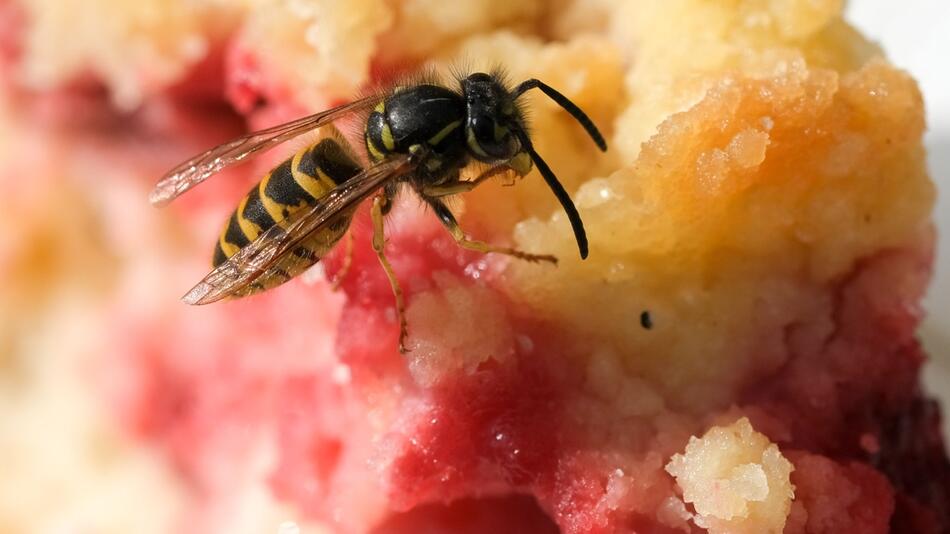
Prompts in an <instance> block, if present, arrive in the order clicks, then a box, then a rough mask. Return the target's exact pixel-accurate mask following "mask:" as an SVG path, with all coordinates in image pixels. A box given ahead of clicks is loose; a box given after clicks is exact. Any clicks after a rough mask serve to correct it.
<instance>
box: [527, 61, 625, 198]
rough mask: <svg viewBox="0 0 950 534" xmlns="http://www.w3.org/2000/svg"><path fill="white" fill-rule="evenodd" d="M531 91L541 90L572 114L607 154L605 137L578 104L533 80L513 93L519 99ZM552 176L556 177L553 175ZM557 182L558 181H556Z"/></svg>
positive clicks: (548, 86) (546, 85)
mask: <svg viewBox="0 0 950 534" xmlns="http://www.w3.org/2000/svg"><path fill="white" fill-rule="evenodd" d="M531 89H540V90H541V92H542V93H544V94H546V95H547V96H548V98H550V99H551V100H553V101H555V102H557V104H558V105H559V106H561V107H562V108H564V110H565V111H567V112H568V113H570V114H571V116H572V117H574V119H575V120H577V122H579V123H580V124H581V126H583V127H584V129H585V130H587V135H589V136H590V137H591V139H593V140H594V143H596V144H597V148H599V149H600V150H602V151H604V152H606V151H607V141H605V140H604V136H603V135H601V133H600V130H598V129H597V126H595V125H594V121H592V120H590V117H588V116H587V114H586V113H584V112H583V111H582V110H581V108H579V107H577V104H575V103H573V102H571V101H570V99H568V98H567V97H566V96H564V95H562V94H561V93H559V92H558V91H557V90H556V89H554V88H553V87H551V86H550V85H548V84H546V83H544V82H542V81H541V80H538V79H536V78H532V79H530V80H525V81H523V82H521V83H519V84H518V87H515V90H514V91H512V93H513V94H514V97H515V98H518V97H519V96H521V95H522V94H523V93H525V92H527V91H530V90H531ZM551 176H554V175H553V174H552V175H551ZM555 181H556V180H555Z"/></svg>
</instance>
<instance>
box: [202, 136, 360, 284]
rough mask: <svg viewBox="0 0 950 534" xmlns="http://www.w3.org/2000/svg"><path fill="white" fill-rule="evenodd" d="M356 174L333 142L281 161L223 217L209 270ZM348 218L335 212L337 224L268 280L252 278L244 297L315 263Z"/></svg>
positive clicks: (356, 169) (355, 168)
mask: <svg viewBox="0 0 950 534" xmlns="http://www.w3.org/2000/svg"><path fill="white" fill-rule="evenodd" d="M360 170H361V169H360V167H359V165H358V164H357V163H356V162H355V160H354V159H353V158H352V157H351V156H350V155H349V154H348V153H347V151H346V150H345V149H344V148H343V146H342V145H341V144H340V142H338V141H336V140H335V139H324V140H322V141H320V142H319V143H317V144H315V145H312V146H309V147H307V148H306V149H304V150H301V151H300V152H298V153H296V154H294V155H293V157H291V158H288V159H287V160H285V161H283V162H282V163H281V164H280V165H278V166H277V167H275V168H274V169H272V170H271V171H270V172H269V173H267V175H265V176H264V178H263V179H262V180H261V181H260V182H259V183H258V184H257V185H255V186H254V187H253V188H252V189H251V190H250V191H249V192H248V194H247V195H246V196H245V197H244V198H243V199H242V200H241V203H240V204H239V205H238V207H237V209H236V210H235V211H234V213H232V214H231V217H229V218H228V222H227V224H226V225H225V227H224V230H223V231H222V232H221V235H220V236H219V238H218V243H217V245H216V246H215V249H214V258H213V264H214V266H215V267H217V266H219V265H221V264H222V263H224V262H225V261H226V260H227V259H228V258H230V257H231V256H233V255H234V254H236V253H237V252H238V251H239V250H241V248H243V247H244V246H246V245H248V244H249V243H250V242H251V241H253V240H254V239H256V238H257V236H258V235H260V233H261V232H264V231H266V230H267V229H268V228H270V227H272V226H274V225H275V224H278V223H281V222H283V221H284V220H285V219H287V218H288V217H289V216H290V215H291V214H293V213H294V212H296V211H298V210H301V209H303V208H307V207H311V206H313V205H315V204H317V203H319V202H320V199H322V198H324V197H326V196H327V194H328V193H329V192H330V191H331V190H333V189H334V188H335V187H336V186H337V185H339V184H341V183H343V182H345V181H347V180H349V179H350V178H351V177H353V176H354V175H355V174H357V173H358V172H360ZM350 217H352V214H351V213H344V214H340V215H339V216H338V217H337V220H334V221H331V223H330V224H328V225H326V227H325V228H323V229H322V230H320V231H318V232H315V233H314V234H313V235H312V236H311V237H310V238H308V239H307V240H306V241H305V242H303V243H302V244H301V246H300V247H298V249H297V250H295V251H294V253H293V254H291V255H289V256H288V257H287V258H284V259H282V260H281V261H280V263H279V265H278V266H277V268H276V269H275V270H274V271H275V274H274V275H273V276H268V277H262V278H260V279H258V280H257V281H256V283H255V284H254V286H252V288H251V289H250V290H249V291H248V292H247V294H250V293H255V292H257V291H262V290H264V289H269V288H272V287H274V286H277V285H280V284H282V283H284V282H286V281H287V280H289V279H291V278H293V277H294V276H297V275H298V274H300V273H302V272H303V271H305V270H306V269H307V268H309V267H310V266H312V265H313V264H315V263H316V262H317V261H318V260H319V259H320V258H321V257H322V256H324V255H325V254H326V253H327V252H328V251H329V250H330V249H331V248H332V247H333V245H334V244H336V242H337V241H339V240H340V238H341V237H343V234H344V233H345V232H346V229H347V227H348V226H349V220H350Z"/></svg>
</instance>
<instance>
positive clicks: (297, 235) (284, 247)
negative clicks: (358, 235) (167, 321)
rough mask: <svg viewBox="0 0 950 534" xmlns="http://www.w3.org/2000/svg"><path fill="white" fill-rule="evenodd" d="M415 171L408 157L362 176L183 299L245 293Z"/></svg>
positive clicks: (204, 300)
mask: <svg viewBox="0 0 950 534" xmlns="http://www.w3.org/2000/svg"><path fill="white" fill-rule="evenodd" d="M411 170H412V164H411V163H410V162H409V156H398V157H393V158H391V159H389V160H386V161H384V162H382V163H379V164H377V165H374V166H372V167H369V168H368V169H366V170H364V171H362V172H360V173H359V174H357V175H356V176H353V177H352V178H350V179H349V180H347V181H346V182H344V183H343V184H341V185H340V186H338V187H337V188H336V189H334V190H333V191H331V192H330V193H329V194H328V195H327V196H326V197H325V198H324V199H321V202H319V203H317V204H315V205H313V206H311V207H309V208H305V209H302V210H300V211H297V212H295V213H293V214H292V215H291V216H290V217H289V218H288V219H286V220H284V221H282V222H280V223H278V224H276V225H274V226H272V227H270V228H268V229H267V231H265V232H263V233H261V235H259V236H258V237H257V239H255V240H254V241H252V242H251V243H249V244H248V245H246V246H245V247H244V248H242V249H241V250H239V251H238V252H237V253H235V254H234V255H233V256H231V257H230V258H229V259H228V261H226V262H224V263H222V264H221V265H219V266H218V267H217V268H216V269H214V270H213V271H211V272H210V273H208V275H207V276H205V277H204V279H203V280H202V281H201V282H199V283H198V285H196V286H195V287H193V288H192V289H191V291H189V292H188V293H187V294H186V295H185V296H184V297H182V300H184V301H185V302H186V303H188V304H209V303H211V302H215V301H218V300H221V299H223V298H226V297H229V296H238V295H241V294H243V293H245V290H246V289H247V288H248V287H249V286H250V285H251V284H253V283H254V281H255V280H257V279H259V278H261V277H262V276H269V275H272V274H274V269H275V267H277V266H278V263H279V262H280V261H281V259H282V258H284V257H286V255H287V254H293V251H294V250H295V249H297V247H298V246H299V245H300V244H301V242H303V241H304V240H306V239H307V237H308V236H310V235H311V234H312V233H313V232H315V231H317V230H319V229H321V228H322V227H323V225H325V224H327V223H328V222H330V221H332V220H333V219H334V217H335V216H337V215H340V214H343V213H346V212H347V211H348V210H350V209H353V208H355V207H356V205H357V204H359V203H360V202H361V201H362V200H364V199H365V198H366V197H368V196H369V195H371V194H372V193H373V192H375V191H377V190H378V189H379V188H380V187H381V186H383V185H384V184H385V183H386V182H388V181H390V180H393V179H396V178H398V177H399V176H402V175H404V174H406V173H408V172H410V171H411Z"/></svg>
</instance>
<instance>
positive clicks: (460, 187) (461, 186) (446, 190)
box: [422, 165, 509, 198]
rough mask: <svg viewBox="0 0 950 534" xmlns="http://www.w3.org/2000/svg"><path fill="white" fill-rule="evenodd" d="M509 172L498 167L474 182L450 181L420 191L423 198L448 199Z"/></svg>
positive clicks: (505, 168)
mask: <svg viewBox="0 0 950 534" xmlns="http://www.w3.org/2000/svg"><path fill="white" fill-rule="evenodd" d="M508 171H509V168H508V167H506V166H504V165H498V166H495V167H492V168H490V169H488V170H487V171H485V172H483V173H481V174H479V175H478V177H477V178H475V179H474V180H458V179H456V180H452V181H450V182H447V183H444V184H440V185H433V186H426V187H423V189H422V194H423V196H426V197H433V198H441V197H448V196H452V195H457V194H459V193H468V192H469V191H471V190H473V189H475V188H476V187H478V184H480V183H482V182H484V181H485V180H487V179H489V178H491V177H492V176H497V175H499V174H503V173H506V172H508Z"/></svg>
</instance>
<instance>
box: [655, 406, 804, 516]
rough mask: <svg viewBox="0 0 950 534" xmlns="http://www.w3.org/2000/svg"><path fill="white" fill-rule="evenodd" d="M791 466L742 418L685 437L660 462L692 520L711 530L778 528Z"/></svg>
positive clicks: (790, 491) (789, 492) (787, 504)
mask: <svg viewBox="0 0 950 534" xmlns="http://www.w3.org/2000/svg"><path fill="white" fill-rule="evenodd" d="M792 470H793V467H792V464H791V462H789V461H788V460H787V459H785V457H784V456H782V453H781V452H780V451H779V450H778V447H777V446H776V445H775V444H774V443H771V442H770V441H769V439H768V438H767V437H765V436H764V435H763V434H760V433H758V432H756V431H755V430H754V429H753V428H752V425H751V423H749V420H748V419H747V418H745V417H743V418H741V419H739V420H738V421H736V422H735V423H733V424H732V425H730V426H728V427H722V426H716V427H713V428H711V429H710V430H709V431H707V432H706V434H704V435H703V437H702V438H696V437H692V438H690V440H689V444H687V445H686V451H685V453H684V454H676V455H674V456H673V458H672V459H671V460H670V462H669V463H668V464H667V466H666V471H667V472H668V473H670V474H671V475H673V477H674V478H676V482H677V484H678V485H679V486H680V488H681V489H682V490H683V500H685V501H686V502H687V503H691V504H692V505H693V508H694V509H695V510H696V516H695V517H694V521H695V523H696V525H698V526H700V527H702V528H706V529H708V531H709V532H710V533H713V534H715V533H720V532H721V533H727V532H728V533H730V534H740V533H746V532H748V533H753V532H755V533H769V532H776V533H777V532H782V529H783V528H784V526H785V520H786V518H787V517H788V514H789V511H790V510H791V503H792V498H793V497H794V486H793V485H792V483H791V481H790V475H791V472H792Z"/></svg>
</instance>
